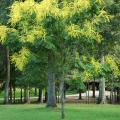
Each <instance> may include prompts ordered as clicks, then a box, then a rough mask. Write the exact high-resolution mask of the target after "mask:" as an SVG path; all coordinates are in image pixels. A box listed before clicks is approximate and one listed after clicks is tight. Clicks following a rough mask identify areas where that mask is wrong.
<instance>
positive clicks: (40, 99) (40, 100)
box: [38, 88, 42, 103]
mask: <svg viewBox="0 0 120 120" xmlns="http://www.w3.org/2000/svg"><path fill="white" fill-rule="evenodd" d="M38 95H39V96H38V102H40V103H41V102H42V89H40V88H39V94H38Z"/></svg>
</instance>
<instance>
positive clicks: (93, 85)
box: [92, 79, 95, 98]
mask: <svg viewBox="0 0 120 120" xmlns="http://www.w3.org/2000/svg"><path fill="white" fill-rule="evenodd" d="M92 90H93V95H92V97H93V98H95V79H94V82H93V84H92Z"/></svg>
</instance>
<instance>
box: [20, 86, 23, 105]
mask: <svg viewBox="0 0 120 120" xmlns="http://www.w3.org/2000/svg"><path fill="white" fill-rule="evenodd" d="M22 97H23V94H22V88H21V91H20V100H21V103H22Z"/></svg>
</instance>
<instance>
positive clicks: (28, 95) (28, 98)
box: [26, 84, 30, 104]
mask: <svg viewBox="0 0 120 120" xmlns="http://www.w3.org/2000/svg"><path fill="white" fill-rule="evenodd" d="M26 103H28V104H29V103H30V88H29V84H28V86H27V88H26Z"/></svg>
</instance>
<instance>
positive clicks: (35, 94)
mask: <svg viewBox="0 0 120 120" xmlns="http://www.w3.org/2000/svg"><path fill="white" fill-rule="evenodd" d="M34 96H37V88H35V93H34Z"/></svg>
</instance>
